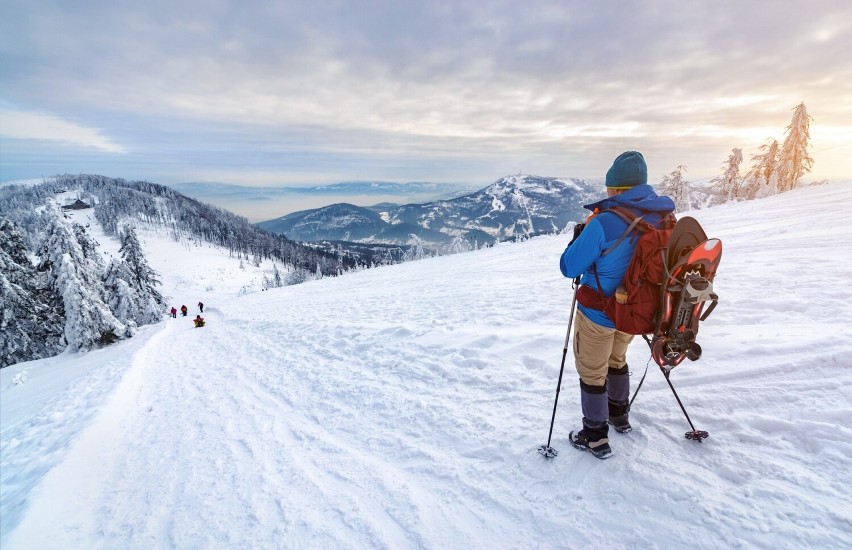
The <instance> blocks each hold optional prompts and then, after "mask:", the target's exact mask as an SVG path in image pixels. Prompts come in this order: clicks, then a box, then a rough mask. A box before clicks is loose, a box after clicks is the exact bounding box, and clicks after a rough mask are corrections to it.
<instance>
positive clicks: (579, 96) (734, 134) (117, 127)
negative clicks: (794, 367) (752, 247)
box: [0, 0, 852, 186]
mask: <svg viewBox="0 0 852 550" xmlns="http://www.w3.org/2000/svg"><path fill="white" fill-rule="evenodd" d="M800 102H804V103H805V105H806V106H807V108H808V112H809V114H810V115H811V116H812V117H813V121H812V123H811V138H812V141H811V144H812V149H811V153H812V156H813V158H814V160H815V166H814V171H813V173H812V174H811V175H810V176H808V178H810V179H821V178H839V177H849V176H852V161H850V160H849V159H852V2H849V1H847V0H835V1H821V0H810V1H809V2H802V1H800V0H796V1H775V2H768V1H767V2H757V1H754V2H750V1H742V0H737V1H727V0H721V1H714V2H700V1H697V0H696V1H683V0H676V1H650V0H648V1H623V0H619V1H615V0H612V1H599V2H588V1H553V2H547V1H542V2H517V0H511V1H505V2H504V1H488V0H477V1H451V0H447V1H446V2H444V1H440V2H438V1H436V2H423V1H403V0H397V1H393V0H387V1H358V0H339V1H324V0H313V1H307V0H306V1H295V0H291V1H277V2H247V1H242V2H237V1H228V0H207V1H204V2H181V1H180V0H168V1H163V2H160V1H148V0H146V1H144V2H139V1H137V0H134V1H123V0H107V1H102V2H101V1H87V0H75V1H55V0H37V1H35V0H0V180H3V181H6V180H10V179H20V178H33V177H39V176H42V175H52V174H56V173H65V172H69V173H80V172H82V173H97V174H103V175H107V176H112V177H123V178H128V179H146V180H149V181H154V182H160V183H167V184H168V183H178V182H186V181H215V182H228V183H240V184H249V185H296V184H321V183H332V182H337V181H345V180H365V179H377V180H386V181H399V182H405V181H436V182H457V183H465V184H474V185H478V184H481V185H483V186H484V185H487V184H488V183H490V182H492V181H494V180H496V179H497V178H499V177H501V176H504V175H508V174H514V173H518V172H523V173H528V174H536V175H541V176H565V177H570V176H578V177H596V176H602V175H603V173H604V172H605V171H606V169H607V168H608V167H609V165H610V163H611V161H612V159H613V158H614V157H615V156H616V155H618V154H619V153H621V152H622V151H624V150H627V149H637V150H640V151H642V152H643V153H644V154H645V156H646V158H647V160H648V164H649V174H650V176H651V178H652V179H659V178H660V177H661V176H663V175H664V174H666V173H668V172H671V171H672V170H673V169H675V168H676V167H677V166H678V165H685V166H686V167H687V174H686V175H687V177H688V178H691V179H695V180H698V179H699V178H705V177H712V176H714V175H716V174H717V173H719V172H721V169H722V168H721V167H722V163H723V162H724V161H725V159H726V158H727V157H728V155H729V154H730V151H731V149H732V148H734V147H739V148H742V149H743V152H744V155H745V157H746V159H749V158H750V155H752V154H755V153H758V152H759V147H760V146H761V145H762V144H763V143H765V142H766V140H767V139H769V138H775V139H778V140H783V138H784V134H785V128H786V126H787V125H788V124H789V122H790V119H791V116H792V113H793V111H792V109H793V108H794V107H795V106H796V105H798V104H799V103H800Z"/></svg>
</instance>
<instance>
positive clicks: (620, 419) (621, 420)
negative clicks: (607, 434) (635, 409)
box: [609, 413, 633, 434]
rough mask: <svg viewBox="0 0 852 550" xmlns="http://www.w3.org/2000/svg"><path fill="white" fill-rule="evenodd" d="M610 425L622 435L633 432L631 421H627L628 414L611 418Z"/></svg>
mask: <svg viewBox="0 0 852 550" xmlns="http://www.w3.org/2000/svg"><path fill="white" fill-rule="evenodd" d="M609 425H610V426H612V429H614V430H615V431H617V432H618V433H620V434H626V433H628V432H632V431H633V427H632V426H630V420H628V419H627V413H624V414H621V415H618V416H610V417H609Z"/></svg>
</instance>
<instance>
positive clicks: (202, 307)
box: [198, 302, 204, 313]
mask: <svg viewBox="0 0 852 550" xmlns="http://www.w3.org/2000/svg"><path fill="white" fill-rule="evenodd" d="M198 311H200V312H201V313H204V304H202V303H201V302H198Z"/></svg>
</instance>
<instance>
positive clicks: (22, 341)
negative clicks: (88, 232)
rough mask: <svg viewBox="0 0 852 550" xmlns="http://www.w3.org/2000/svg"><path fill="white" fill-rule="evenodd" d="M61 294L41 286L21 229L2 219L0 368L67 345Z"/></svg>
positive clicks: (49, 353)
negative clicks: (61, 309) (64, 333)
mask: <svg viewBox="0 0 852 550" xmlns="http://www.w3.org/2000/svg"><path fill="white" fill-rule="evenodd" d="M60 307H61V304H60V302H59V299H58V297H57V296H56V295H55V294H53V293H51V292H49V291H48V290H46V289H41V288H39V286H38V278H37V277H36V271H35V268H34V266H33V265H32V263H30V260H29V258H28V256H27V249H26V246H25V245H24V240H23V237H22V235H21V233H20V232H19V231H18V228H17V227H16V226H15V225H14V224H13V223H12V222H11V221H9V220H6V219H0V368H3V367H6V366H9V365H13V364H15V363H20V362H21V361H30V360H33V359H40V358H42V357H50V356H52V355H55V354H57V353H59V352H61V351H62V349H63V348H64V347H65V339H64V336H63V324H62V316H61V311H60Z"/></svg>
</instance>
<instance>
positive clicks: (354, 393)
mask: <svg viewBox="0 0 852 550" xmlns="http://www.w3.org/2000/svg"><path fill="white" fill-rule="evenodd" d="M850 210H852V184H850V183H834V184H830V185H824V186H820V187H811V188H805V189H799V190H796V191H793V192H790V193H787V194H784V195H780V196H776V197H772V198H769V199H763V200H757V201H752V202H747V203H739V204H729V205H723V206H720V207H715V208H712V209H707V210H701V211H696V212H693V213H691V214H692V215H693V216H694V217H696V218H697V219H698V220H699V221H700V222H701V223H702V225H703V226H704V228H705V229H706V230H707V233H708V234H709V235H711V236H715V237H719V238H721V239H722V241H723V243H724V247H725V248H724V252H723V257H722V264H721V267H720V271H719V274H718V276H717V278H716V282H715V287H716V291H717V292H718V294H719V296H720V304H719V306H718V307H717V308H716V310H715V311H714V312H713V314H712V316H711V317H710V318H709V319H708V320H707V321H706V322H705V323H703V324H702V326H701V331H700V333H699V342H700V343H701V345H702V346H703V348H704V356H703V357H702V358H701V360H700V361H698V362H695V363H692V362H689V361H687V362H685V363H683V364H682V365H680V366H678V367H677V368H676V369H675V370H674V371H673V373H672V382H673V384H674V385H675V387H676V389H677V390H678V393H679V395H680V396H681V398H682V400H683V402H684V405H685V407H686V409H687V411H688V412H689V414H690V417H691V418H692V420H693V422H694V423H695V425H696V427H697V428H698V429H702V430H707V431H708V432H709V433H710V437H709V439H707V440H706V441H705V442H704V443H700V444H699V443H696V442H692V441H688V440H686V439H685V438H684V432H686V431H687V430H688V428H689V426H688V424H687V423H686V420H685V418H684V417H683V414H682V413H681V411H680V409H679V408H678V405H677V403H676V401H675V399H674V397H673V395H672V393H671V391H670V389H669V388H668V386H667V385H666V383H665V380H664V378H663V376H662V374H661V373H660V372H659V370H658V369H657V368H656V367H655V365H654V364H653V363H652V364H651V367H650V368H649V372H648V376H647V379H646V381H645V383H644V385H643V387H642V389H641V391H640V393H639V394H638V396H637V398H636V401H635V403H634V406H633V410H632V412H631V420H632V424H633V426H634V431H633V432H632V433H630V434H617V433H613V434H612V435H611V445H612V447H613V451H614V456H613V457H612V458H611V459H609V460H606V461H600V460H597V459H595V458H594V457H592V456H591V455H590V454H589V453H581V452H579V451H576V450H574V449H573V448H572V447H571V446H570V444H569V443H568V432H569V431H570V430H574V429H577V428H578V427H579V426H580V406H579V391H578V387H577V382H576V373H575V372H574V370H573V363H572V361H571V360H570V354H569V361H568V364H567V365H566V368H565V377H564V380H563V388H564V390H563V391H562V393H561V394H560V398H559V406H558V410H557V415H556V423H555V428H554V434H553V441H552V445H553V446H554V447H555V448H556V449H558V450H559V451H560V453H559V455H558V456H557V457H556V458H555V459H554V460H552V461H546V460H544V459H543V458H542V457H541V455H539V454H538V453H537V451H536V449H537V448H538V447H539V446H540V445H542V444H544V443H546V441H547V435H548V428H549V425H550V417H551V412H552V407H553V400H554V397H555V390H556V382H557V378H558V376H559V365H560V359H561V356H562V347H563V343H564V339H565V331H566V328H567V323H568V311H569V308H570V303H571V296H572V294H571V288H570V281H569V280H567V279H563V278H562V277H561V275H560V273H559V268H558V259H559V256H560V254H561V253H562V251H563V249H564V247H565V246H566V244H567V242H568V240H569V239H568V238H567V237H566V236H557V237H538V238H535V239H532V240H529V241H527V242H523V243H517V244H504V245H499V246H497V247H495V248H492V249H487V250H480V251H475V252H468V253H463V254H457V255H453V256H445V257H440V258H433V259H427V260H423V261H419V262H413V263H407V264H402V265H396V266H390V267H384V268H380V269H374V270H367V271H362V272H359V273H354V274H350V275H346V276H344V277H340V278H334V279H324V280H318V281H311V282H308V283H305V284H302V285H298V286H293V287H287V288H282V289H276V290H270V291H265V292H255V293H252V294H247V295H243V296H238V295H237V293H236V292H231V293H230V294H228V292H224V291H223V292H221V293H219V294H217V295H216V296H215V299H212V300H211V299H205V300H204V301H205V304H208V307H206V308H205V313H204V317H205V318H206V319H207V326H206V327H204V328H201V329H195V328H193V327H192V323H191V321H190V319H189V318H180V317H179V318H178V319H167V320H165V321H164V322H162V323H160V324H159V325H157V326H154V327H146V328H145V329H144V330H142V331H140V333H139V334H138V335H137V336H136V337H134V338H133V339H131V340H129V341H127V342H123V343H120V344H117V345H115V346H112V347H110V348H106V349H103V350H98V351H95V352H91V353H88V354H82V355H69V354H65V355H62V356H59V357H56V358H51V359H46V360H41V361H34V362H30V363H24V364H19V365H15V366H12V367H9V368H6V369H3V370H2V371H0V397H2V401H1V402H0V407H2V408H0V412H2V430H1V431H0V452H2V464H3V468H2V484H0V489H2V503H0V512H1V513H2V533H0V543H2V548H3V549H4V550H13V549H24V548H63V549H67V548H394V549H396V548H529V547H533V548H577V547H583V546H590V545H595V546H600V547H607V548H683V547H691V548H844V547H847V548H848V547H850V546H852V496H850V487H852V429H850V427H849V422H848V419H849V418H850V416H852V398H850V395H852V329H850V326H852V308H850V307H849V306H848V304H849V303H850V301H852V287H850V286H849V282H850V281H852V226H850V224H849V223H848V222H847V221H846V220H847V219H848V215H849V212H850ZM145 241H146V242H145V244H146V245H147V247H148V250H149V254H150V258H149V260H150V262H151V264H152V265H153V266H154V267H155V268H156V269H158V270H160V271H161V272H165V273H166V274H165V275H164V277H163V279H164V283H165V284H166V285H170V286H169V287H168V288H164V293H165V294H167V295H170V296H172V297H173V299H174V300H176V301H178V302H180V301H185V302H186V303H187V305H188V306H190V310H191V311H193V310H194V304H195V303H196V302H197V301H198V299H199V297H204V296H205V292H206V293H207V295H209V294H211V293H213V292H215V291H216V290H217V289H219V288H220V287H215V288H214V286H215V285H214V282H213V279H215V277H213V278H211V277H208V280H207V281H206V282H205V283H203V284H204V285H205V287H206V288H207V289H208V290H206V291H205V288H193V287H192V284H193V281H194V279H193V278H176V277H174V276H173V273H174V272H175V271H178V272H187V271H191V270H193V269H194V270H196V272H199V273H202V274H204V273H206V272H212V271H216V270H222V269H224V268H222V266H221V265H220V264H218V263H215V261H216V260H215V258H213V257H212V256H202V255H200V254H195V253H194V252H192V251H189V252H188V253H185V254H181V255H175V254H168V253H166V250H167V248H168V247H169V246H172V244H170V243H168V241H167V239H162V240H157V238H156V236H154V235H148V237H147V238H146V239H145ZM202 258H203V259H202ZM166 259H168V263H166ZM180 262H185V265H184V264H181V263H180ZM217 272H219V271H217ZM221 273H226V272H225V271H221ZM202 276H203V275H202ZM220 278H221V275H220ZM222 284H225V282H223V283H222ZM221 288H222V289H225V290H228V289H231V290H233V289H234V288H239V285H237V286H234V285H233V284H232V285H231V286H227V285H226V284H225V286H222V287H221ZM193 300H194V301H193ZM193 315H194V313H193ZM628 359H629V364H630V365H631V371H632V374H633V377H632V381H633V388H634V389H635V386H636V383H637V382H638V380H639V378H640V377H641V375H642V373H643V372H644V369H645V366H646V364H647V363H648V361H649V353H648V349H647V346H646V345H645V344H644V343H643V342H642V341H641V340H637V341H635V342H634V343H633V345H632V346H631V349H630V352H629V355H628Z"/></svg>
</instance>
